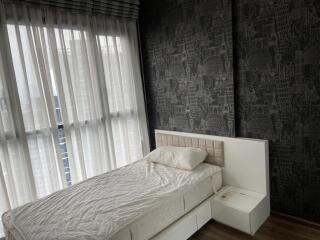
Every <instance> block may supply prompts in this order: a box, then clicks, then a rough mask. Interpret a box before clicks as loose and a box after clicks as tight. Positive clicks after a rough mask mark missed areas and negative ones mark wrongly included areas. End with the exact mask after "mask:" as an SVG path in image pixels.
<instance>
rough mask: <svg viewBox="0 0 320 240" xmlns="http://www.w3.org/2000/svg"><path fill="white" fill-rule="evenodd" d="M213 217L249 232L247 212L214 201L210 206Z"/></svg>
mask: <svg viewBox="0 0 320 240" xmlns="http://www.w3.org/2000/svg"><path fill="white" fill-rule="evenodd" d="M212 216H213V219H214V220H216V221H218V222H221V223H223V224H226V225H228V226H230V227H233V228H236V229H238V230H240V231H243V232H246V233H249V234H250V232H251V231H250V216H249V214H248V213H245V212H242V211H239V210H237V209H234V208H231V207H228V206H225V205H224V204H223V203H221V202H214V204H213V206H212Z"/></svg>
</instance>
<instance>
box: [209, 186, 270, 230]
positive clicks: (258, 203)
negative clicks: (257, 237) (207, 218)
mask: <svg viewBox="0 0 320 240" xmlns="http://www.w3.org/2000/svg"><path fill="white" fill-rule="evenodd" d="M269 208H270V203H269V199H268V198H267V196H266V195H263V194H261V193H256V192H252V191H248V190H245V189H240V188H236V187H232V186H226V187H224V188H223V189H222V190H220V191H219V193H217V194H216V195H215V196H214V197H213V198H212V201H211V209H212V218H213V219H214V220H216V221H218V222H221V223H223V224H226V225H228V226H230V227H233V228H236V229H238V230H240V231H243V232H246V233H249V234H251V235H253V234H254V233H255V232H256V231H257V230H258V228H259V227H260V226H261V225H262V223H263V222H264V221H265V220H266V219H267V218H268V216H269Z"/></svg>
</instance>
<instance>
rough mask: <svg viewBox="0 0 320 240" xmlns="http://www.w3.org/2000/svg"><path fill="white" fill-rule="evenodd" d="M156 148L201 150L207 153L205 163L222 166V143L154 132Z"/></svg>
mask: <svg viewBox="0 0 320 240" xmlns="http://www.w3.org/2000/svg"><path fill="white" fill-rule="evenodd" d="M155 137H156V147H160V146H177V147H195V148H201V149H203V150H205V151H207V153H208V157H207V159H206V161H205V162H207V163H211V164H214V165H217V166H220V167H223V166H224V145H223V142H222V141H217V140H212V139H207V138H198V137H186V136H177V135H170V134H165V133H160V132H157V131H156V132H155Z"/></svg>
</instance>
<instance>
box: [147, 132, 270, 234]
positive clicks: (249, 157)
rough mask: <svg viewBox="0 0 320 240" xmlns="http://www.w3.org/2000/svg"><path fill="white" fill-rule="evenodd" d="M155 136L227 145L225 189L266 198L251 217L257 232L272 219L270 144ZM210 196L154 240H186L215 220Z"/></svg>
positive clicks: (249, 141) (246, 139)
mask: <svg viewBox="0 0 320 240" xmlns="http://www.w3.org/2000/svg"><path fill="white" fill-rule="evenodd" d="M155 132H156V134H157V133H160V134H168V135H173V136H184V137H192V138H200V139H212V140H218V141H223V142H224V166H223V168H222V169H223V174H222V176H223V186H234V187H237V188H241V189H246V190H249V191H252V192H256V193H258V194H260V195H262V196H263V198H262V201H261V202H260V204H259V205H258V207H257V211H256V212H254V214H253V216H252V221H253V223H251V224H253V225H255V226H254V230H253V231H252V232H251V234H254V232H255V231H256V230H257V229H258V228H259V227H260V226H261V225H262V223H263V222H264V221H265V220H266V219H267V218H268V216H269V215H270V192H269V147H268V141H266V140H260V139H248V138H230V137H221V136H212V135H203V134H194V133H184V132H174V131H165V130H155ZM214 197H215V195H213V196H211V197H210V198H208V199H207V200H205V201H204V202H203V203H201V204H199V206H197V207H196V208H194V209H193V210H191V211H190V212H189V213H187V214H186V215H185V216H183V217H182V218H180V219H179V220H177V221H176V222H174V223H173V224H171V225H170V226H169V227H167V228H166V229H164V230H163V231H161V232H160V233H159V234H157V235H156V236H155V237H153V238H152V240H185V239H188V238H189V237H190V236H191V235H192V234H194V233H195V232H196V231H198V230H199V229H200V228H201V227H202V226H203V225H205V224H206V223H207V222H208V221H209V220H210V219H212V218H213V217H212V216H213V215H212V204H213V202H214V201H213V199H214Z"/></svg>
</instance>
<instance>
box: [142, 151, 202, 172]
mask: <svg viewBox="0 0 320 240" xmlns="http://www.w3.org/2000/svg"><path fill="white" fill-rule="evenodd" d="M207 155H208V153H207V152H206V151H204V150H202V149H200V148H192V147H174V146H162V147H158V148H157V149H155V150H153V151H152V152H150V153H149V154H148V155H147V156H146V157H145V158H144V159H146V160H147V161H149V162H154V163H160V164H163V165H166V166H169V167H174V168H179V169H183V170H192V169H194V168H195V167H196V166H198V165H199V164H200V163H202V162H203V161H204V160H205V159H206V157H207Z"/></svg>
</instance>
